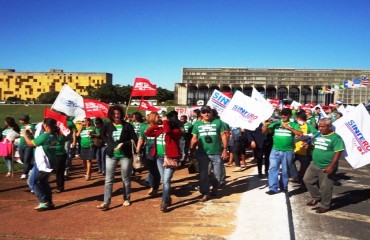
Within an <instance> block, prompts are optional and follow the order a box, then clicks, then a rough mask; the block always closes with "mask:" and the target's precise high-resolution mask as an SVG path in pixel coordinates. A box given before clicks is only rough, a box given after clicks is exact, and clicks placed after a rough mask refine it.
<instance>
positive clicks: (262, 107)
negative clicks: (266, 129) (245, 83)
mask: <svg viewBox="0 0 370 240" xmlns="http://www.w3.org/2000/svg"><path fill="white" fill-rule="evenodd" d="M272 113H273V108H272V106H271V105H270V106H267V105H266V104H263V103H260V102H257V101H256V100H254V99H253V98H251V97H248V96H246V95H244V94H243V93H242V92H240V91H236V92H235V94H234V96H233V98H232V99H231V100H230V102H229V104H228V105H227V106H226V108H225V109H224V111H223V112H222V114H221V115H220V118H221V120H222V121H224V122H226V123H227V124H229V125H230V127H240V128H244V129H248V130H252V131H253V130H255V129H256V128H257V127H258V126H259V125H260V123H261V122H263V121H265V120H266V119H268V118H270V117H271V115H272Z"/></svg>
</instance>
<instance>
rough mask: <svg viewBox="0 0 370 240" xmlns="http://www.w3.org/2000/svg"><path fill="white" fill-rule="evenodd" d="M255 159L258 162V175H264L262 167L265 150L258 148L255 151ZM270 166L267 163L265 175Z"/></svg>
mask: <svg viewBox="0 0 370 240" xmlns="http://www.w3.org/2000/svg"><path fill="white" fill-rule="evenodd" d="M253 157H254V159H256V160H257V169H258V174H262V165H263V148H260V147H258V146H256V147H255V148H254V149H253ZM267 168H268V164H267V165H266V163H265V173H267Z"/></svg>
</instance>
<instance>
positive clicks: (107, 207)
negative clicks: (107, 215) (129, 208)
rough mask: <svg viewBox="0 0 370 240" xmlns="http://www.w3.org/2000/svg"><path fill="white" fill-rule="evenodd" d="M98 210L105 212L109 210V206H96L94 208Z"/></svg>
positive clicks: (103, 204)
mask: <svg viewBox="0 0 370 240" xmlns="http://www.w3.org/2000/svg"><path fill="white" fill-rule="evenodd" d="M96 207H97V208H98V209H100V210H102V211H107V210H108V209H109V205H108V204H105V203H102V204H100V205H98V206H96Z"/></svg>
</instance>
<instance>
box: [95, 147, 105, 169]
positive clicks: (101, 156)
mask: <svg viewBox="0 0 370 240" xmlns="http://www.w3.org/2000/svg"><path fill="white" fill-rule="evenodd" d="M106 148H107V147H106V146H103V147H99V148H96V161H97V162H98V171H99V172H102V173H105V158H106V156H105V149H106Z"/></svg>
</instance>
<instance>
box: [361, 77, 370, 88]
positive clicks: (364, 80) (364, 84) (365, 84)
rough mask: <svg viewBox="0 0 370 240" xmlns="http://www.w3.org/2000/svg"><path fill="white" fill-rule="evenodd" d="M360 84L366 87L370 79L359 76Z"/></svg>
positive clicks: (369, 84)
mask: <svg viewBox="0 0 370 240" xmlns="http://www.w3.org/2000/svg"><path fill="white" fill-rule="evenodd" d="M361 84H362V86H365V87H368V86H370V80H369V79H368V78H367V77H366V76H362V77H361Z"/></svg>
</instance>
